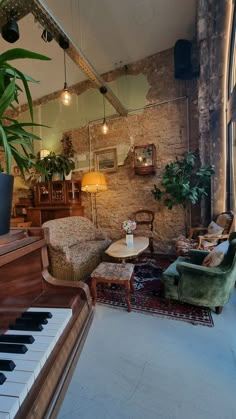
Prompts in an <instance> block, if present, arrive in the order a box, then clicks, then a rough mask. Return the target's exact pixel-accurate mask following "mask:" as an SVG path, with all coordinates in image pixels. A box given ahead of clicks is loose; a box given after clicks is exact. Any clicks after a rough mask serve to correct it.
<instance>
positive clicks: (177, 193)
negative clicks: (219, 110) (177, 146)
mask: <svg viewBox="0 0 236 419" xmlns="http://www.w3.org/2000/svg"><path fill="white" fill-rule="evenodd" d="M214 173H215V171H214V169H213V167H212V166H210V165H204V166H201V165H200V159H199V155H198V152H197V151H196V152H192V151H190V152H187V153H184V154H183V157H182V159H178V158H176V159H175V161H174V162H172V163H169V164H167V165H166V166H165V169H164V173H163V178H162V182H161V186H162V189H159V188H158V187H157V186H156V185H154V189H152V191H151V192H152V194H153V196H154V198H155V199H156V200H157V201H160V200H161V199H162V198H164V203H165V205H166V206H167V207H168V209H170V210H171V209H172V208H173V207H174V206H175V205H182V207H183V209H184V215H185V233H186V234H187V230H188V226H187V207H188V205H189V204H191V205H195V204H197V203H198V202H199V201H200V200H201V198H202V197H203V196H207V195H208V193H209V190H210V181H211V176H212V175H213V174H214Z"/></svg>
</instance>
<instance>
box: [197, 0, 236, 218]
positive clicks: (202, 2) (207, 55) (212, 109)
mask: <svg viewBox="0 0 236 419" xmlns="http://www.w3.org/2000/svg"><path fill="white" fill-rule="evenodd" d="M231 1H232V0H217V1H212V0H199V1H198V42H199V48H200V67H201V74H200V78H199V84H198V103H199V149H200V152H201V158H202V161H205V162H210V163H211V164H213V165H214V166H215V176H214V177H213V180H212V194H211V208H210V209H211V215H212V216H214V215H216V214H219V213H220V212H221V211H223V210H224V209H225V204H226V202H225V198H226V196H225V189H226V188H225V185H226V155H225V150H226V136H225V135H226V129H225V125H224V117H225V107H224V88H225V85H224V82H225V79H224V77H225V61H226V52H227V31H228V26H229V6H230V4H231Z"/></svg>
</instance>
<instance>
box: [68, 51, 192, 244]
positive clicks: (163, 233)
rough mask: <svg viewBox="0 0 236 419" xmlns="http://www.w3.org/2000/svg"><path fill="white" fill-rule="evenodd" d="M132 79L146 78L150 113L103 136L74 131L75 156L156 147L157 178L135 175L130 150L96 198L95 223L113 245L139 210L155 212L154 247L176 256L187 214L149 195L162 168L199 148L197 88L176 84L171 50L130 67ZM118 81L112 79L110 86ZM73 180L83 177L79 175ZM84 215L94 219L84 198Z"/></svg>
mask: <svg viewBox="0 0 236 419" xmlns="http://www.w3.org/2000/svg"><path fill="white" fill-rule="evenodd" d="M128 72H129V74H139V73H140V72H142V73H144V74H146V76H147V79H148V82H149V84H150V88H149V91H148V93H147V96H146V101H147V103H148V104H149V105H152V106H150V107H145V109H141V110H140V111H139V112H135V113H129V115H128V116H127V117H124V118H122V117H118V118H113V119H110V120H109V121H108V123H109V132H108V134H107V135H103V134H102V133H101V123H99V124H96V123H93V124H92V123H91V124H90V125H89V127H88V126H84V127H80V128H78V129H74V130H72V131H71V134H72V141H73V146H74V148H75V151H76V153H84V152H88V150H89V144H90V143H91V150H92V151H96V150H100V149H103V148H107V147H117V146H118V145H119V144H121V143H122V144H127V145H128V146H130V144H131V137H132V140H133V141H134V145H135V146H137V145H145V144H155V146H156V149H157V162H156V163H157V170H156V174H155V175H142V176H140V175H136V174H135V173H134V169H133V166H132V147H130V151H129V153H128V155H127V158H126V159H125V162H124V165H123V166H119V167H118V170H117V172H115V173H107V174H106V179H107V183H108V190H107V191H106V192H100V193H97V194H96V207H97V220H98V224H99V226H100V227H101V228H102V229H103V230H105V231H106V232H107V233H108V235H109V236H110V237H111V238H112V239H118V238H120V237H122V236H123V235H124V233H123V232H122V231H121V224H122V221H124V220H125V219H127V218H132V213H133V212H135V211H137V210H140V209H150V210H153V211H154V212H155V222H154V236H155V240H154V245H155V249H156V250H157V251H169V252H171V251H173V248H174V240H173V239H174V238H175V237H177V236H178V235H179V234H181V233H184V232H185V231H184V214H183V210H182V208H181V207H175V208H174V209H172V210H171V211H170V210H168V209H167V208H166V207H165V206H164V205H163V203H160V202H157V201H155V199H154V198H153V195H152V193H151V190H152V188H153V185H154V184H156V185H157V186H160V182H161V178H162V174H163V170H164V167H165V165H166V164H167V163H169V162H171V161H173V160H174V159H175V157H180V156H181V155H182V153H184V152H185V151H187V150H188V149H190V150H195V149H197V148H198V114H197V105H198V103H197V89H196V87H197V82H196V81H195V80H188V81H184V80H176V79H175V78H174V54H173V50H172V49H171V50H168V51H165V52H162V53H159V54H156V55H154V56H152V57H149V58H147V59H145V60H141V61H139V62H138V63H135V64H132V65H129V66H128ZM114 77H119V73H115V72H113V73H109V74H107V75H106V76H105V78H106V79H107V81H110V80H112V79H114ZM73 177H74V178H77V179H78V178H81V177H82V173H80V172H75V173H74V174H73ZM82 204H83V205H84V207H85V215H86V216H88V217H89V218H91V200H90V195H89V194H86V193H82Z"/></svg>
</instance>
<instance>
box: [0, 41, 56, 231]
mask: <svg viewBox="0 0 236 419" xmlns="http://www.w3.org/2000/svg"><path fill="white" fill-rule="evenodd" d="M26 58H29V59H38V60H49V59H50V58H48V57H45V56H44V55H41V54H37V53H35V52H31V51H27V50H24V49H20V48H14V49H11V50H8V51H6V52H4V53H3V54H1V55H0V154H1V156H2V160H1V162H0V190H1V196H2V197H4V198H1V200H0V235H3V234H7V233H8V232H9V229H10V217H11V205H12V193H13V181H14V177H13V175H11V167H12V163H13V160H14V162H15V164H16V165H17V166H18V168H19V171H20V173H21V175H22V176H23V177H24V175H25V172H28V171H29V170H30V168H31V167H33V166H35V165H37V164H36V163H35V161H34V155H33V143H32V140H33V139H35V140H39V139H40V138H39V137H38V136H37V135H35V134H33V133H32V132H31V131H28V129H29V128H31V127H33V126H38V124H35V123H34V122H33V104H32V97H31V93H30V89H29V86H28V82H36V81H35V80H33V79H32V78H31V77H29V76H27V75H26V74H24V73H22V72H21V71H20V70H18V69H16V68H15V67H13V66H12V65H10V64H9V62H10V61H12V60H16V59H26ZM19 81H20V82H21V83H22V86H23V89H24V91H25V93H26V97H27V103H28V106H29V112H30V116H31V121H30V122H18V121H17V120H16V119H14V118H11V117H9V116H7V115H6V111H8V110H10V109H12V110H14V109H15V106H17V105H18V103H19V102H18V96H19V94H20V92H21V91H22V88H21V87H20V86H19V85H18V82H19ZM2 161H3V163H2Z"/></svg>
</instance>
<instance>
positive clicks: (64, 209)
mask: <svg viewBox="0 0 236 419" xmlns="http://www.w3.org/2000/svg"><path fill="white" fill-rule="evenodd" d="M34 202H35V206H34V207H30V208H27V220H28V221H32V226H34V227H39V226H41V225H42V224H43V223H44V222H46V221H48V220H53V219H56V218H64V217H70V216H72V215H81V216H83V215H84V208H83V207H82V206H81V184H80V182H79V181H73V180H57V181H54V182H48V183H46V182H45V183H44V182H40V183H37V184H36V185H35V187H34Z"/></svg>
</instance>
